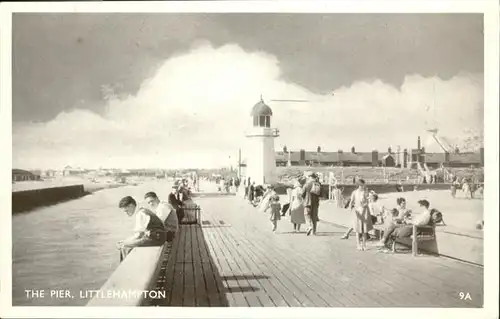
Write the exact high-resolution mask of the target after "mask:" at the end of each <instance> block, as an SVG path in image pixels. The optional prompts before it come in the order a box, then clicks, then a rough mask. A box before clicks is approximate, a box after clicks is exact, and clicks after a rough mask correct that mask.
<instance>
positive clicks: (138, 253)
mask: <svg viewBox="0 0 500 319" xmlns="http://www.w3.org/2000/svg"><path fill="white" fill-rule="evenodd" d="M166 249H167V244H164V245H163V246H153V247H139V248H135V249H133V250H132V251H131V252H130V254H129V255H128V256H127V258H125V260H123V261H122V262H121V263H120V265H119V266H118V268H116V270H115V271H114V272H113V274H112V275H111V277H109V279H108V280H107V281H106V283H105V284H104V285H103V286H102V287H101V288H100V290H99V292H97V293H95V296H94V297H93V298H92V299H90V301H89V302H88V303H87V306H89V307H103V306H106V307H117V306H120V307H121V306H123V307H137V306H142V305H144V303H145V302H146V301H147V300H148V294H147V293H140V292H151V293H152V292H154V290H153V288H154V286H155V283H156V280H157V278H158V275H159V273H160V270H161V266H162V262H161V261H162V259H163V258H164V257H163V256H164V254H165V251H166ZM116 257H117V258H118V254H117V256H116ZM115 294H125V295H115Z"/></svg>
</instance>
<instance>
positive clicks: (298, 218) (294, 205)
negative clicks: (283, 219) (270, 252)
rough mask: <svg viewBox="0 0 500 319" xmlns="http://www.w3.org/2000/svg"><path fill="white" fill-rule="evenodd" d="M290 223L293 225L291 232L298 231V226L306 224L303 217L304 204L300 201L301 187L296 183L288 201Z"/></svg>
mask: <svg viewBox="0 0 500 319" xmlns="http://www.w3.org/2000/svg"><path fill="white" fill-rule="evenodd" d="M289 211H290V221H291V222H292V224H293V231H294V232H298V231H300V226H301V225H302V224H305V223H306V218H305V216H304V203H303V200H302V186H301V185H300V183H299V182H298V181H296V182H295V184H294V188H293V190H292V198H291V201H290V208H289Z"/></svg>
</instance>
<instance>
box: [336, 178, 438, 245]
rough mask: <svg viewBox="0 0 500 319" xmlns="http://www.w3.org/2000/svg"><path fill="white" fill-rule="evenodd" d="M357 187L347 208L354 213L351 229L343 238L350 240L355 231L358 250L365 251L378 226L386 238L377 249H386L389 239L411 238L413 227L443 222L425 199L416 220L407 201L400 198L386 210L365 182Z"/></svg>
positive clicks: (420, 201)
mask: <svg viewBox="0 0 500 319" xmlns="http://www.w3.org/2000/svg"><path fill="white" fill-rule="evenodd" d="M357 184H358V188H357V189H356V190H354V191H353V192H352V194H351V197H350V199H349V201H348V202H347V205H346V208H348V209H350V210H351V212H352V213H353V223H352V227H351V228H350V229H348V230H347V232H346V233H345V234H344V236H343V237H342V239H348V238H349V234H350V233H351V232H352V231H355V232H356V248H357V250H361V251H364V250H366V241H367V240H368V239H369V232H370V231H372V230H374V227H373V226H374V225H375V224H381V225H384V236H383V237H382V239H381V240H380V242H379V243H378V245H377V246H379V247H380V248H387V243H388V241H389V239H391V238H401V237H409V236H411V235H412V234H413V225H416V226H426V225H430V224H432V223H438V222H441V221H442V213H441V212H439V211H438V210H437V209H432V210H431V209H430V203H429V201H428V200H426V199H422V200H419V201H418V205H419V206H420V208H421V210H422V211H421V212H420V214H418V215H416V216H413V214H412V211H411V210H409V209H407V208H406V199H405V198H403V197H399V198H397V200H396V203H397V207H396V208H393V209H387V208H385V207H384V206H383V205H381V204H380V203H379V202H378V195H377V194H376V193H375V192H374V191H373V190H371V191H369V190H368V188H367V187H366V184H365V181H364V180H363V179H359V180H358V181H357Z"/></svg>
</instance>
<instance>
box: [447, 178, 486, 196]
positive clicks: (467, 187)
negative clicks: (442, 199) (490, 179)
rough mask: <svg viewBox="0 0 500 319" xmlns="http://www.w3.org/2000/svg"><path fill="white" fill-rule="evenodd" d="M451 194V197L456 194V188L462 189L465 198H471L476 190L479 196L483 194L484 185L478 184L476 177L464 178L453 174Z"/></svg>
mask: <svg viewBox="0 0 500 319" xmlns="http://www.w3.org/2000/svg"><path fill="white" fill-rule="evenodd" d="M450 189H451V196H452V197H453V198H455V197H456V195H457V190H458V189H460V190H462V192H463V194H464V196H465V198H467V199H472V198H474V196H475V195H476V192H477V193H478V194H479V196H480V197H482V196H483V192H484V186H483V185H482V184H480V183H479V182H478V181H477V179H476V178H466V177H463V178H462V179H459V178H458V177H457V176H453V178H452V181H451V188H450Z"/></svg>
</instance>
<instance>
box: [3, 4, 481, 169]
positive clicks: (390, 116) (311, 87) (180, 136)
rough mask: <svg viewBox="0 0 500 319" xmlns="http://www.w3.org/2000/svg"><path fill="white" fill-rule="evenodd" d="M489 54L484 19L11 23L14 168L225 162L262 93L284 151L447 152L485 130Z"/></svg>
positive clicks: (208, 17) (66, 19)
mask: <svg viewBox="0 0 500 319" xmlns="http://www.w3.org/2000/svg"><path fill="white" fill-rule="evenodd" d="M483 56H484V40H483V18H482V15H477V14H276V13H268V14H262V13H239V14H236V13H225V14H204V13H199V14H168V13H156V14H109V13H106V14H104V13H103V14H96V13H86V14H68V13H65V14H33V13H23V14H19V13H17V14H14V17H13V61H12V66H13V69H12V79H13V93H12V94H13V105H12V117H13V166H14V167H16V168H25V169H28V168H62V167H64V166H66V165H72V166H81V167H88V168H97V167H117V168H149V167H151V168H153V167H155V168H177V167H218V166H227V165H229V164H230V163H234V162H235V161H236V159H237V156H238V155H237V154H238V149H239V148H242V152H243V158H244V157H245V156H246V154H245V145H246V143H245V139H246V138H245V128H246V127H248V126H249V125H251V123H252V121H251V118H250V110H251V109H252V107H253V105H254V104H255V103H257V102H258V101H259V100H260V96H261V94H262V96H263V99H264V101H265V102H266V103H267V104H268V105H269V106H270V107H271V108H272V109H273V113H274V114H273V118H272V126H273V127H277V128H278V129H279V130H280V137H278V138H277V139H276V140H275V148H276V149H277V150H279V149H282V148H283V146H284V145H286V146H287V147H288V149H291V150H299V149H306V150H315V149H316V147H317V146H321V148H322V150H324V151H336V150H338V149H343V150H349V149H350V148H351V147H352V146H355V147H356V149H357V150H359V151H371V150H372V149H378V150H380V151H385V150H387V148H388V147H389V146H392V148H393V149H395V148H396V147H397V146H398V145H400V146H401V148H412V147H416V145H415V144H416V138H417V136H419V135H420V136H422V140H423V143H424V145H425V146H427V148H428V150H429V151H438V150H439V148H438V147H437V145H436V144H435V143H432V142H431V138H430V136H429V134H428V133H426V132H425V130H426V129H431V128H435V127H437V128H439V130H440V134H441V135H443V136H445V137H447V138H448V139H451V140H452V141H456V142H457V143H459V142H460V141H461V140H463V139H464V138H466V137H467V136H469V135H470V134H482V131H483V107H484V106H483V104H484V102H483V100H484V98H483V82H484V81H483V76H484V70H483V64H484V60H483ZM332 93H333V94H332ZM274 99H301V100H306V101H308V102H305V103H292V102H275V101H272V100H274ZM471 132H472V133H471Z"/></svg>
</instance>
